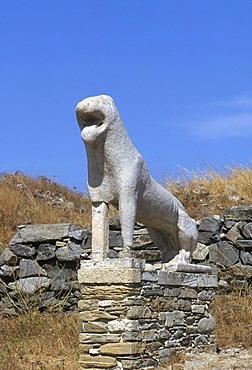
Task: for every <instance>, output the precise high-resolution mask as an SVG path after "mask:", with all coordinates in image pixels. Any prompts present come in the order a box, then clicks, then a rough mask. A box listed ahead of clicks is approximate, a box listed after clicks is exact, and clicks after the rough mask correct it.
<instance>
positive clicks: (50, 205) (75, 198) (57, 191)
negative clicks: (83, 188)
mask: <svg viewBox="0 0 252 370" xmlns="http://www.w3.org/2000/svg"><path fill="white" fill-rule="evenodd" d="M90 210H91V204H90V201H89V200H88V198H87V196H85V195H84V194H79V193H77V192H75V191H73V190H70V189H68V188H67V187H65V186H62V185H60V184H58V183H56V182H54V181H52V180H49V179H48V178H46V177H37V178H31V177H29V176H26V175H24V174H22V173H19V172H17V173H15V174H3V175H1V176H0V243H1V244H2V245H6V244H8V242H9V240H10V238H11V237H12V236H13V235H14V234H15V233H16V231H17V227H18V225H22V224H40V223H45V224H48V223H61V222H62V223H64V222H72V223H77V224H80V225H82V226H83V228H87V229H90V226H91V212H90Z"/></svg>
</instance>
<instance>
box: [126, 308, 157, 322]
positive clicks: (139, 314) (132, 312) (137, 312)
mask: <svg viewBox="0 0 252 370" xmlns="http://www.w3.org/2000/svg"><path fill="white" fill-rule="evenodd" d="M152 317H153V312H152V310H151V309H150V308H149V307H143V306H131V307H129V309H128V312H127V318H128V319H140V318H145V319H150V318H152Z"/></svg>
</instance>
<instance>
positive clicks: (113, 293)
mask: <svg viewBox="0 0 252 370" xmlns="http://www.w3.org/2000/svg"><path fill="white" fill-rule="evenodd" d="M139 293H140V288H135V287H130V286H127V285H114V284H111V285H89V286H88V285H82V286H81V294H82V297H83V299H93V298H94V297H95V298H96V299H102V300H106V299H113V300H115V301H121V300H123V299H126V298H127V297H129V296H135V295H138V294H139Z"/></svg>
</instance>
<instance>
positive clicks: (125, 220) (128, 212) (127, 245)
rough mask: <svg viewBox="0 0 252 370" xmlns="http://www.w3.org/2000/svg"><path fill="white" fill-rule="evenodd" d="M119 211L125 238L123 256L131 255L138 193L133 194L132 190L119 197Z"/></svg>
mask: <svg viewBox="0 0 252 370" xmlns="http://www.w3.org/2000/svg"><path fill="white" fill-rule="evenodd" d="M119 212H120V221H121V228H122V239H123V251H122V253H121V255H122V256H123V257H130V256H131V247H132V245H133V235H134V227H135V221H136V212H137V195H136V194H132V192H130V193H128V192H124V193H122V194H121V195H120V198H119Z"/></svg>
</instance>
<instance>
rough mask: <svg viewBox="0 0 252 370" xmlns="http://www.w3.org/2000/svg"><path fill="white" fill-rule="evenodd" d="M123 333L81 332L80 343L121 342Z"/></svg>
mask: <svg viewBox="0 0 252 370" xmlns="http://www.w3.org/2000/svg"><path fill="white" fill-rule="evenodd" d="M120 339H121V335H119V334H106V333H104V334H97V333H80V343H84V344H90V343H99V344H103V343H116V342H120Z"/></svg>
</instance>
